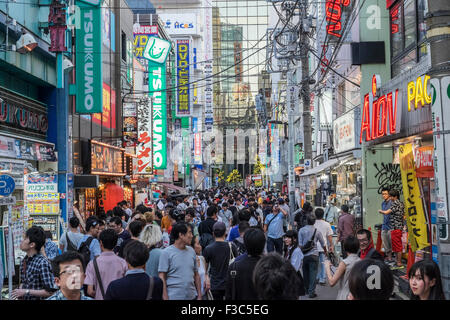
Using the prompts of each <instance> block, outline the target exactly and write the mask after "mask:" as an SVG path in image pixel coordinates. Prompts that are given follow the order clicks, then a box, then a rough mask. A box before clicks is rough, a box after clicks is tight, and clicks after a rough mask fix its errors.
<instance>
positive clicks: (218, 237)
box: [203, 222, 238, 300]
mask: <svg viewBox="0 0 450 320" xmlns="http://www.w3.org/2000/svg"><path fill="white" fill-rule="evenodd" d="M226 231H227V227H226V225H225V223H223V222H216V223H215V224H214V226H213V235H214V239H215V242H213V243H211V244H209V245H208V246H207V247H206V248H205V249H204V250H203V257H205V261H206V266H205V269H206V270H208V266H210V268H209V279H207V281H206V289H207V290H211V293H212V295H213V297H214V300H223V299H224V297H225V289H226V278H227V271H228V266H229V264H230V262H231V261H232V260H234V258H235V257H237V256H238V250H237V247H236V246H235V245H234V243H232V242H227V241H225V235H226Z"/></svg>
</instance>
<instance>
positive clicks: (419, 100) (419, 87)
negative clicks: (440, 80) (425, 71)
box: [407, 75, 431, 111]
mask: <svg viewBox="0 0 450 320" xmlns="http://www.w3.org/2000/svg"><path fill="white" fill-rule="evenodd" d="M429 81H430V76H428V75H424V76H421V77H418V78H417V79H416V81H411V82H409V83H408V89H407V92H408V111H411V105H412V103H414V109H417V108H418V107H423V106H425V105H426V104H430V103H431V94H428V88H427V86H428V83H429Z"/></svg>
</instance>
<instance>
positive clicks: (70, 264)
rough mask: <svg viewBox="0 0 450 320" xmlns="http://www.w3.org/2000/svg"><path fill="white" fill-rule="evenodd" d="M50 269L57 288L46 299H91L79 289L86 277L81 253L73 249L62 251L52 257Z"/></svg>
mask: <svg viewBox="0 0 450 320" xmlns="http://www.w3.org/2000/svg"><path fill="white" fill-rule="evenodd" d="M52 269H53V274H54V275H55V283H56V285H57V286H58V287H59V290H58V291H56V292H55V294H53V295H52V296H51V297H49V298H47V300H93V299H92V298H90V297H88V296H85V295H84V293H83V290H81V288H82V287H83V282H84V278H85V277H86V276H85V273H84V272H85V271H84V264H83V257H82V256H81V254H79V253H78V252H75V251H67V252H64V253H63V254H62V255H59V256H57V257H56V258H55V259H53V261H52Z"/></svg>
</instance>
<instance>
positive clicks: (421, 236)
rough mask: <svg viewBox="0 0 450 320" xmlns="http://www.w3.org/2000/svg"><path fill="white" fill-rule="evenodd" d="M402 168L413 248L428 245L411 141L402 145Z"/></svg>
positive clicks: (416, 248)
mask: <svg viewBox="0 0 450 320" xmlns="http://www.w3.org/2000/svg"><path fill="white" fill-rule="evenodd" d="M399 150H400V170H401V174H402V185H403V196H404V199H405V200H404V203H405V212H406V221H407V224H408V235H409V243H410V245H411V250H412V251H413V252H416V251H417V250H421V249H423V248H426V247H428V246H429V245H430V244H429V243H428V232H427V224H426V219H425V214H424V210H423V204H422V198H421V193H420V188H419V183H418V181H417V177H416V169H415V165H414V154H413V150H412V145H411V144H410V143H408V144H405V145H402V146H400V148H399Z"/></svg>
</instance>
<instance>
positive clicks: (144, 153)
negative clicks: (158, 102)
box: [136, 73, 153, 174]
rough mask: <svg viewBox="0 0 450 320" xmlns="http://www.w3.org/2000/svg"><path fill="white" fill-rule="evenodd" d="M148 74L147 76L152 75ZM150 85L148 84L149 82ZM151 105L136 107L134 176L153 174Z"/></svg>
mask: <svg viewBox="0 0 450 320" xmlns="http://www.w3.org/2000/svg"><path fill="white" fill-rule="evenodd" d="M152 74H153V73H150V74H149V75H152ZM149 83H150V82H149ZM152 149H153V146H152V117H151V105H150V104H148V105H146V104H139V105H138V144H137V148H136V153H137V159H136V161H137V171H136V174H153V165H152V155H153V152H152Z"/></svg>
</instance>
